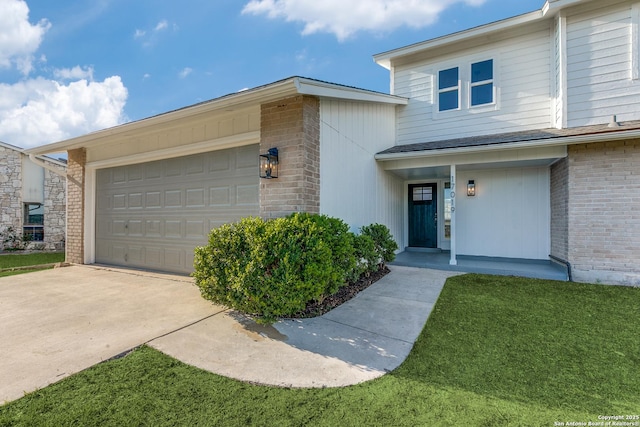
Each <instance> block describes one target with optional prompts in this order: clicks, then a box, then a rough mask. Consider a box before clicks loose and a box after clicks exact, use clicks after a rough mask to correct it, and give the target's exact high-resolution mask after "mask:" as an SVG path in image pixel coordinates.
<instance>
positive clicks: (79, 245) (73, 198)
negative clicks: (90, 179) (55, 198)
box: [66, 148, 87, 264]
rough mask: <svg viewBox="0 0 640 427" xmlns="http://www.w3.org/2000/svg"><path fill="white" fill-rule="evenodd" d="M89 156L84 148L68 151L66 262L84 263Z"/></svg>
mask: <svg viewBox="0 0 640 427" xmlns="http://www.w3.org/2000/svg"><path fill="white" fill-rule="evenodd" d="M86 161H87V154H86V151H85V149H84V148H78V149H75V150H69V151H68V162H67V204H68V207H67V239H66V261H67V262H70V263H75V264H83V263H84V184H85V163H86Z"/></svg>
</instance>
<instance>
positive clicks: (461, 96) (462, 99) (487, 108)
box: [432, 52, 500, 120]
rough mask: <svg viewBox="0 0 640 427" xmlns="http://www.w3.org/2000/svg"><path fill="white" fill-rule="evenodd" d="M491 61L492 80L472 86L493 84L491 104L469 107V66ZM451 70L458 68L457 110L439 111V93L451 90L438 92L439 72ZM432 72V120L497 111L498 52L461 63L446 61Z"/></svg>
mask: <svg viewBox="0 0 640 427" xmlns="http://www.w3.org/2000/svg"><path fill="white" fill-rule="evenodd" d="M488 60H492V61H493V79H492V80H486V81H483V82H475V83H474V84H473V86H477V85H482V84H486V83H488V82H490V81H491V82H492V83H493V102H492V103H487V104H480V105H473V106H472V105H471V88H472V84H471V66H472V65H473V64H477V63H479V62H484V61H488ZM451 68H458V108H457V109H452V110H444V111H440V93H442V92H445V91H446V90H453V87H452V88H447V89H446V90H440V72H441V71H445V70H449V69H451ZM434 69H435V72H433V74H432V76H433V81H432V83H433V92H432V94H433V110H432V111H433V113H432V116H433V119H434V120H438V119H451V118H453V117H457V116H459V115H461V114H479V113H485V112H491V111H497V110H499V109H500V86H499V85H500V55H499V53H498V52H491V53H490V54H489V55H487V54H486V52H485V54H484V55H475V56H470V57H466V58H464V60H462V61H456V62H453V61H447V62H443V63H440V64H438V65H437V67H434Z"/></svg>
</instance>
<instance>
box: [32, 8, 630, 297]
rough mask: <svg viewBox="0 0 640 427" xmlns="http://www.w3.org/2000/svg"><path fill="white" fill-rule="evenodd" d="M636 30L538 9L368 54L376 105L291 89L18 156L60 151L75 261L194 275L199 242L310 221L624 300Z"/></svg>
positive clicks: (305, 87) (301, 85)
mask: <svg viewBox="0 0 640 427" xmlns="http://www.w3.org/2000/svg"><path fill="white" fill-rule="evenodd" d="M639 24H640V2H639V1H629V0H626V1H617V0H611V1H607V2H606V4H604V3H603V2H602V1H597V0H549V1H548V2H547V3H545V4H544V5H543V7H542V9H540V10H538V11H535V12H532V13H529V14H525V15H522V16H517V17H514V18H511V19H507V20H504V21H500V22H496V23H491V24H488V25H484V26H481V27H478V28H473V29H470V30H467V31H463V32H460V33H455V34H451V35H448V36H445V37H440V38H437V39H434V40H428V41H425V42H423V43H418V44H415V45H411V46H407V47H403V48H399V49H396V50H393V51H390V52H385V53H381V54H379V55H376V56H375V57H374V59H375V61H376V62H377V63H378V64H379V65H381V66H383V67H386V68H388V69H389V71H390V81H391V88H390V94H382V93H378V92H372V91H367V90H362V89H357V88H352V87H347V86H343V85H339V84H333V83H327V82H321V81H317V80H313V79H306V78H302V77H292V78H289V79H285V80H282V81H278V82H275V83H272V84H269V85H265V86H261V87H257V88H254V89H250V90H247V91H243V92H240V93H234V94H231V95H228V96H224V97H221V98H217V99H214V100H211V101H208V102H204V103H201V104H197V105H194V106H191V107H187V108H184V109H180V110H177V111H172V112H169V113H165V114H162V115H159V116H155V117H151V118H148V119H145V120H141V121H137V122H133V123H129V124H126V125H122V126H119V127H116V128H112V129H108V130H104V131H99V132H95V133H93V134H89V135H85V136H81V137H78V138H73V139H70V140H67V141H62V142H58V143H54V144H51V145H48V146H45V147H39V148H36V149H33V150H31V151H30V152H31V153H32V154H45V153H48V152H58V151H60V150H67V151H68V153H69V170H68V173H69V192H68V198H69V206H68V209H69V214H68V218H69V224H68V244H67V260H68V261H70V262H77V263H94V262H100V263H108V264H116V265H124V266H134V267H143V268H153V269H161V270H168V271H176V272H189V271H191V269H192V259H193V247H195V246H197V245H201V244H203V243H204V242H206V235H207V233H208V231H209V230H210V229H211V228H212V227H215V226H217V225H219V224H220V223H222V222H225V221H233V220H236V219H238V218H240V217H242V216H248V215H260V216H263V217H265V218H272V217H276V216H281V215H286V214H288V213H290V212H295V211H308V212H320V213H324V214H328V215H332V216H336V217H339V218H342V219H344V220H345V221H346V222H348V223H349V224H350V225H351V226H352V227H353V228H354V229H357V228H358V227H360V226H362V225H365V224H369V223H372V222H379V223H383V224H386V225H387V226H388V227H389V228H390V229H391V231H392V233H393V234H394V236H395V237H396V240H397V241H398V244H399V246H400V247H401V248H403V249H404V248H422V249H425V250H430V249H431V250H444V251H449V254H450V259H449V262H450V264H452V265H455V264H456V263H457V262H458V257H459V256H461V255H467V256H477V257H498V258H509V259H514V258H516V259H524V260H549V259H550V257H551V258H553V259H554V260H556V261H557V260H560V261H562V262H566V263H569V264H570V266H571V269H572V273H573V277H574V278H575V279H576V280H582V281H598V280H600V281H603V282H611V283H628V284H638V283H640V267H639V266H638V260H639V259H640V209H639V208H640V35H639V31H638V25H639ZM272 148H277V149H278V170H277V173H274V174H272V177H273V176H274V175H277V178H273V179H260V178H259V174H263V175H264V170H263V169H259V160H260V159H263V160H267V157H266V154H267V153H268V151H269V149H272ZM272 154H273V152H272ZM262 155H264V156H262ZM274 172H275V171H274Z"/></svg>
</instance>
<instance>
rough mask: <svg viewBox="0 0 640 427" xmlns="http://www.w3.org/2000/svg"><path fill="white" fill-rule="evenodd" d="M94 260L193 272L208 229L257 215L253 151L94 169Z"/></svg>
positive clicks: (255, 156) (245, 149) (255, 152)
mask: <svg viewBox="0 0 640 427" xmlns="http://www.w3.org/2000/svg"><path fill="white" fill-rule="evenodd" d="M96 175H97V176H96V179H97V182H96V195H97V197H96V203H97V206H96V262H97V263H101V264H112V265H119V266H127V267H140V268H146V269H153V270H162V271H170V272H176V273H191V272H192V271H193V249H194V248H195V247H196V246H202V245H204V244H206V242H207V235H208V233H209V231H210V230H211V229H212V228H215V227H217V226H219V225H221V224H224V223H227V222H232V221H237V220H239V219H240V218H242V217H246V216H257V215H258V209H259V200H258V199H259V196H258V194H259V193H258V185H259V182H258V181H259V178H258V146H257V145H251V146H246V147H241V148H234V149H228V150H220V151H214V152H210V153H204V154H197V155H192V156H185V157H178V158H174V159H167V160H160V161H155V162H149V163H142V164H135V165H128V166H121V167H115V168H108V169H101V170H98V171H97V174H96Z"/></svg>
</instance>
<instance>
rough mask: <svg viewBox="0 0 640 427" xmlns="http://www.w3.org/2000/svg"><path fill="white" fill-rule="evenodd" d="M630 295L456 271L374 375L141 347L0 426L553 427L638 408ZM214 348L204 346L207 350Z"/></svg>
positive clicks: (34, 397)
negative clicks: (241, 365)
mask: <svg viewBox="0 0 640 427" xmlns="http://www.w3.org/2000/svg"><path fill="white" fill-rule="evenodd" d="M638 331H640V289H638V288H626V287H613V286H599V285H583V284H575V283H564V282H552V281H542V280H532V279H519V278H510V277H496V276H482V275H465V276H458V277H455V278H451V279H449V280H448V281H447V284H446V285H445V287H444V289H443V291H442V294H441V296H440V299H439V300H438V302H437V304H436V306H435V307H434V310H433V312H432V314H431V316H430V318H429V320H428V322H427V325H426V327H425V329H424V331H423V332H422V334H421V335H420V337H419V339H418V341H417V342H416V344H415V346H414V348H413V350H412V352H411V354H410V355H409V357H408V358H407V360H406V361H405V363H403V364H402V365H401V366H400V367H399V368H398V369H397V370H395V371H394V372H392V373H390V374H388V375H385V376H383V377H381V378H379V379H376V380H373V381H370V382H367V383H363V384H359V385H356V386H351V387H345V388H336V389H283V388H276V387H267V386H257V385H252V384H246V383H242V382H239V381H235V380H231V379H227V378H224V377H221V376H218V375H214V374H211V373H208V372H204V371H202V370H199V369H196V368H193V367H190V366H187V365H185V364H183V363H181V362H178V361H176V360H174V359H172V358H170V357H167V356H165V355H163V354H161V353H159V352H157V351H155V350H153V349H151V348H148V347H142V348H141V349H139V350H137V351H135V352H133V353H132V354H130V355H128V356H127V357H124V358H122V359H118V360H114V361H110V362H107V363H104V364H101V365H98V366H96V367H93V368H91V369H89V370H87V371H84V372H82V373H80V374H77V375H74V376H72V377H70V378H68V379H66V380H63V381H61V382H60V383H57V384H54V385H52V386H50V387H47V388H45V389H43V390H41V391H38V392H36V393H32V394H30V395H28V396H26V397H24V398H22V399H20V400H18V401H15V402H12V403H9V404H7V405H5V406H3V407H1V408H0V426H5V425H6V426H9V425H11V426H15V425H25V426H27V425H29V426H30V425H56V426H66V425H83V426H92V425H96V426H97V425H101V426H102V425H114V426H115V425H118V426H119V425H153V426H158V425H206V426H209V425H211V426H213V425H215V426H238V425H256V426H272V425H277V426H301V425H314V426H316V425H319V426H336V425H341V426H359V425H371V426H431V425H452V426H458V425H466V426H504V425H523V426H538V425H540V426H553V425H554V423H556V422H557V423H567V422H574V423H576V422H578V423H580V422H584V423H588V422H589V421H591V422H597V421H599V419H598V416H611V415H640V340H639V339H638ZM212 351H215V349H212Z"/></svg>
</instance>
